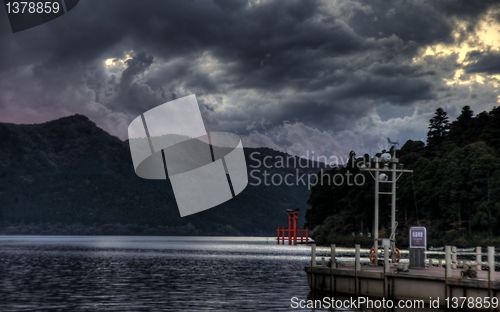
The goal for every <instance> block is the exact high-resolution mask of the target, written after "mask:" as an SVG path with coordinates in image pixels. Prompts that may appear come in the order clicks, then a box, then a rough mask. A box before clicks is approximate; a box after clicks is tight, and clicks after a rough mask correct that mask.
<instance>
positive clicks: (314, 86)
mask: <svg viewBox="0 0 500 312" xmlns="http://www.w3.org/2000/svg"><path fill="white" fill-rule="evenodd" d="M489 5H490V3H489V2H487V1H484V2H482V1H430V0H429V1H412V2H408V1H382V0H379V1H370V2H367V1H359V2H358V1H352V2H349V1H336V2H333V1H331V2H328V1H325V2H322V1H303V0H287V1H232V0H228V1H222V0H214V1H208V0H192V1H170V0H166V1H154V0H146V1H132V0H131V1H123V0H108V1H81V2H80V4H79V5H78V6H77V7H76V8H75V9H74V10H72V11H71V12H70V13H68V14H66V15H65V16H63V17H61V18H58V19H56V20H54V21H52V22H50V23H47V24H45V25H42V26H40V27H37V28H33V29H30V30H27V31H24V32H20V33H16V34H15V35H14V34H11V33H10V32H9V29H8V27H0V46H1V47H2V49H1V50H0V71H1V72H2V76H1V77H0V110H1V112H2V114H3V116H2V117H3V118H4V119H5V120H10V121H12V120H15V121H18V120H20V121H23V120H24V121H40V120H39V119H43V118H49V117H50V116H54V117H55V116H60V115H65V114H68V113H73V112H79V113H83V114H87V115H89V117H91V118H93V119H95V120H96V121H97V122H98V123H99V124H100V125H103V126H104V127H106V129H108V130H110V131H113V132H114V133H116V134H118V135H121V136H122V137H123V136H124V134H125V130H126V125H127V123H128V121H130V120H131V119H132V118H133V117H135V115H136V114H137V113H139V112H142V111H144V110H147V109H149V108H151V107H153V106H155V105H157V104H159V103H161V102H163V101H166V100H170V99H173V98H176V97H179V96H184V95H187V94H190V93H196V94H197V95H198V96H199V101H200V103H201V104H202V111H203V113H204V118H206V120H207V121H208V124H209V125H211V126H213V127H216V128H220V129H223V130H232V131H237V132H240V133H250V132H252V131H255V130H256V129H260V130H262V131H265V129H272V128H273V127H280V126H282V125H284V124H285V123H289V122H297V123H303V124H304V125H306V126H307V127H313V128H314V129H320V130H321V131H323V130H325V129H330V130H331V129H334V130H336V131H337V130H340V129H344V128H346V127H348V126H349V125H350V124H351V123H352V122H353V121H355V120H357V119H359V118H363V117H365V116H367V115H368V114H370V113H373V111H374V106H377V105H396V106H398V107H413V106H414V105H417V104H418V103H419V102H420V101H424V100H429V99H435V98H436V97H437V96H438V93H437V89H438V87H439V85H440V83H439V81H440V79H441V77H439V73H438V72H437V71H435V70H434V69H433V68H431V69H429V68H423V67H422V66H419V65H416V64H414V63H412V61H411V59H412V57H413V56H415V54H416V53H417V51H419V49H420V48H422V47H423V46H425V45H427V44H430V43H435V42H449V41H450V40H451V32H452V30H453V18H455V17H459V18H463V19H467V20H470V21H475V20H476V19H477V18H478V17H479V16H480V15H481V14H482V13H484V12H485V10H486V9H487V7H488V6H489ZM0 23H3V24H4V25H7V20H6V18H5V16H4V13H2V14H0ZM128 51H134V55H133V57H132V58H131V59H129V60H127V61H125V62H124V64H123V66H122V67H123V68H121V69H120V70H118V71H116V70H115V71H109V70H108V69H106V68H104V66H103V63H104V60H105V59H109V58H117V59H121V58H123V56H124V53H126V52H128ZM481 62H482V61H481V60H478V62H477V63H476V65H477V66H479V65H481V64H482V63H481ZM483 62H486V61H483ZM469 70H477V69H474V68H472V69H469ZM15 85H24V86H26V87H27V89H26V90H23V92H14V91H13V90H14V89H15V87H14V86H15ZM39 111H43V113H39ZM9 114H10V115H9ZM37 114H38V115H37ZM4 116H7V117H4ZM40 116H42V117H40ZM287 127H288V129H290V127H291V126H290V124H288V126H287ZM314 129H312V130H311V131H313V132H314Z"/></svg>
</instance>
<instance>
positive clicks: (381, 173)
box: [361, 139, 413, 263]
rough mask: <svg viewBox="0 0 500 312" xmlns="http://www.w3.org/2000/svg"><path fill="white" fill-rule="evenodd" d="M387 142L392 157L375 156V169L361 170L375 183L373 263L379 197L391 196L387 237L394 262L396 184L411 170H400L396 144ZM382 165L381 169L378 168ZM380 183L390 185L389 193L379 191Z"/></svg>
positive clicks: (387, 154) (376, 257)
mask: <svg viewBox="0 0 500 312" xmlns="http://www.w3.org/2000/svg"><path fill="white" fill-rule="evenodd" d="M388 142H389V143H390V144H391V145H392V147H393V153H392V156H391V154H389V153H383V154H382V155H381V156H380V157H377V156H375V157H374V158H373V160H374V162H375V168H362V169H361V170H362V171H367V172H368V173H370V175H371V176H372V177H373V179H374V181H375V203H374V206H375V211H374V217H373V247H374V249H375V263H376V262H377V259H378V243H379V237H378V230H379V201H380V195H391V236H390V237H389V239H390V241H391V250H392V260H393V262H394V261H395V250H396V228H397V226H398V224H397V222H396V184H397V182H398V180H399V178H400V177H401V175H403V173H410V172H413V170H407V169H402V168H401V166H398V164H399V159H398V158H397V157H396V147H395V146H396V145H397V144H398V143H397V142H391V141H390V140H389V139H388ZM380 165H382V167H380ZM380 183H383V184H390V185H391V191H390V192H382V191H380Z"/></svg>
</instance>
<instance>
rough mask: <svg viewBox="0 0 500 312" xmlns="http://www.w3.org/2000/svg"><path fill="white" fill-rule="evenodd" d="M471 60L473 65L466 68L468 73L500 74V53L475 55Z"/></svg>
mask: <svg viewBox="0 0 500 312" xmlns="http://www.w3.org/2000/svg"><path fill="white" fill-rule="evenodd" d="M469 59H471V60H473V63H472V64H470V65H468V66H466V70H467V72H468V73H488V74H500V53H486V54H482V53H475V54H473V55H471V56H470V58H469Z"/></svg>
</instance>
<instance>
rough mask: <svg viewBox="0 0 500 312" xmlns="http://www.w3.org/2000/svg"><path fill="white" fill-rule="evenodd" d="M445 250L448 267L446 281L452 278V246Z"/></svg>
mask: <svg viewBox="0 0 500 312" xmlns="http://www.w3.org/2000/svg"><path fill="white" fill-rule="evenodd" d="M444 250H445V256H444V261H445V265H446V268H445V276H446V279H448V278H450V276H451V246H446V247H444Z"/></svg>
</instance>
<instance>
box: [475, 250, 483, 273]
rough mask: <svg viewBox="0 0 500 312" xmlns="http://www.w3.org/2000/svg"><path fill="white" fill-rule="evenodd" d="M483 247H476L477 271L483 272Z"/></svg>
mask: <svg viewBox="0 0 500 312" xmlns="http://www.w3.org/2000/svg"><path fill="white" fill-rule="evenodd" d="M481 258H482V257H481V247H479V246H478V247H476V270H477V271H481V268H482V267H481V262H482V261H483V260H482V259H481Z"/></svg>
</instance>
